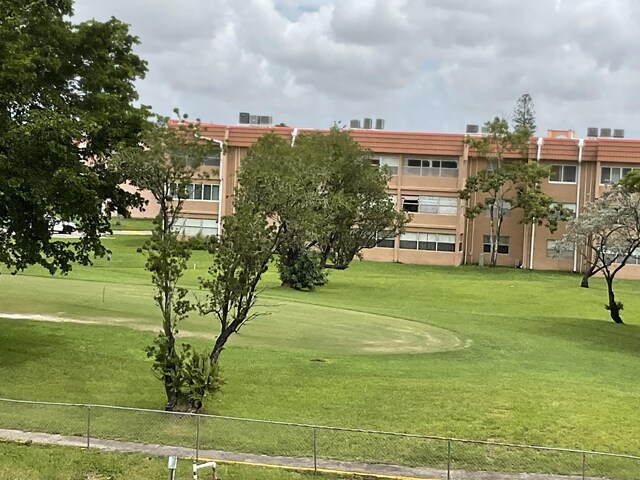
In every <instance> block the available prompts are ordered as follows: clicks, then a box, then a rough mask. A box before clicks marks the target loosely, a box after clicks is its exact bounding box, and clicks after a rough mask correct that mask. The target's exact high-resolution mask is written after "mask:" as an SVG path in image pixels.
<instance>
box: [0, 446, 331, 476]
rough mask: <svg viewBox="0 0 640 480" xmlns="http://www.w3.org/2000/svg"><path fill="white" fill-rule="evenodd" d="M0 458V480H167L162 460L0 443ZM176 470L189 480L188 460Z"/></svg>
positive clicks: (266, 472)
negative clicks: (164, 479) (160, 479)
mask: <svg viewBox="0 0 640 480" xmlns="http://www.w3.org/2000/svg"><path fill="white" fill-rule="evenodd" d="M0 458H2V462H0V478H2V479H3V480H150V479H159V478H167V474H168V470H167V459H166V458H158V457H149V456H146V455H141V454H133V453H112V452H110V453H106V452H100V451H97V450H84V449H82V450H81V449H77V448H73V447H60V446H44V445H34V444H31V445H27V444H20V443H10V442H0ZM177 466H178V468H177V470H176V478H177V479H187V478H192V474H191V461H190V460H188V459H180V460H178V465H177ZM207 475H208V476H207ZM210 475H211V470H210V469H206V470H202V471H201V472H200V475H199V476H200V477H201V478H210ZM218 476H220V477H222V478H224V479H225V480H244V479H247V478H251V479H255V480H306V479H309V480H311V479H312V478H317V477H316V476H314V475H313V474H310V473H297V472H292V471H287V470H279V469H272V468H264V467H252V466H247V465H234V464H220V465H219V466H218ZM323 477H324V478H328V479H331V478H339V477H337V476H330V475H324V476H323Z"/></svg>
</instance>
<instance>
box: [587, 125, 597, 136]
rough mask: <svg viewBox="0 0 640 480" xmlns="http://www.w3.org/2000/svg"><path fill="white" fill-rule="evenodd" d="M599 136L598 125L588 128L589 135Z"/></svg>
mask: <svg viewBox="0 0 640 480" xmlns="http://www.w3.org/2000/svg"><path fill="white" fill-rule="evenodd" d="M597 136H598V128H597V127H589V128H587V137H597Z"/></svg>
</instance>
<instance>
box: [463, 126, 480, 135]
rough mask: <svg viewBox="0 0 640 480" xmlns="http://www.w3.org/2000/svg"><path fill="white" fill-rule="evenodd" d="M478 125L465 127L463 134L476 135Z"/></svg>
mask: <svg viewBox="0 0 640 480" xmlns="http://www.w3.org/2000/svg"><path fill="white" fill-rule="evenodd" d="M478 130H479V129H478V125H467V128H466V129H465V133H478Z"/></svg>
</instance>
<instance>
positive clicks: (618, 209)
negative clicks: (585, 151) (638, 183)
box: [563, 185, 640, 323]
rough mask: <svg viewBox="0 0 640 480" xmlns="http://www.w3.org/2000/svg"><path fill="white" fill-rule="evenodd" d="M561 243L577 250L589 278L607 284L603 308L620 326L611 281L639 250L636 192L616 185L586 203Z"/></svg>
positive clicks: (638, 196)
mask: <svg viewBox="0 0 640 480" xmlns="http://www.w3.org/2000/svg"><path fill="white" fill-rule="evenodd" d="M563 242H564V243H565V244H568V245H571V246H574V245H577V246H579V247H580V248H581V250H582V251H583V255H584V257H585V259H586V260H587V263H588V264H589V266H590V268H589V272H590V275H594V274H595V273H598V272H601V273H602V275H603V276H604V278H605V281H606V283H607V292H608V302H607V304H606V308H607V310H609V313H610V316H611V319H612V320H613V321H614V322H616V323H622V318H621V317H620V311H621V310H622V307H623V305H622V303H621V302H618V301H616V299H615V294H614V291H613V281H614V279H615V277H616V274H617V273H618V272H619V271H620V270H621V269H622V268H623V267H624V266H625V265H626V263H627V261H628V260H629V258H630V257H631V256H632V255H634V254H635V255H637V254H638V250H639V249H640V193H638V192H630V191H628V190H627V189H626V187H625V186H624V185H616V186H614V187H613V188H612V189H611V190H609V191H607V192H605V193H604V194H603V195H602V196H601V197H598V198H597V199H596V200H594V201H592V202H588V203H586V204H585V205H584V207H583V208H582V210H581V211H580V215H579V216H578V217H576V218H575V219H573V220H571V221H570V222H569V223H568V225H567V229H566V233H565V235H564V238H563Z"/></svg>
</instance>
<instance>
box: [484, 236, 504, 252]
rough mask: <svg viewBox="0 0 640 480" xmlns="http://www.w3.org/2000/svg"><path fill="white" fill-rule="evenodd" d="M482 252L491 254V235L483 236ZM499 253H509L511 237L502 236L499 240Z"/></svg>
mask: <svg viewBox="0 0 640 480" xmlns="http://www.w3.org/2000/svg"><path fill="white" fill-rule="evenodd" d="M482 251H483V252H484V253H490V252H491V235H483V236H482ZM498 253H509V237H503V236H500V238H499V239H498Z"/></svg>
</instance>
